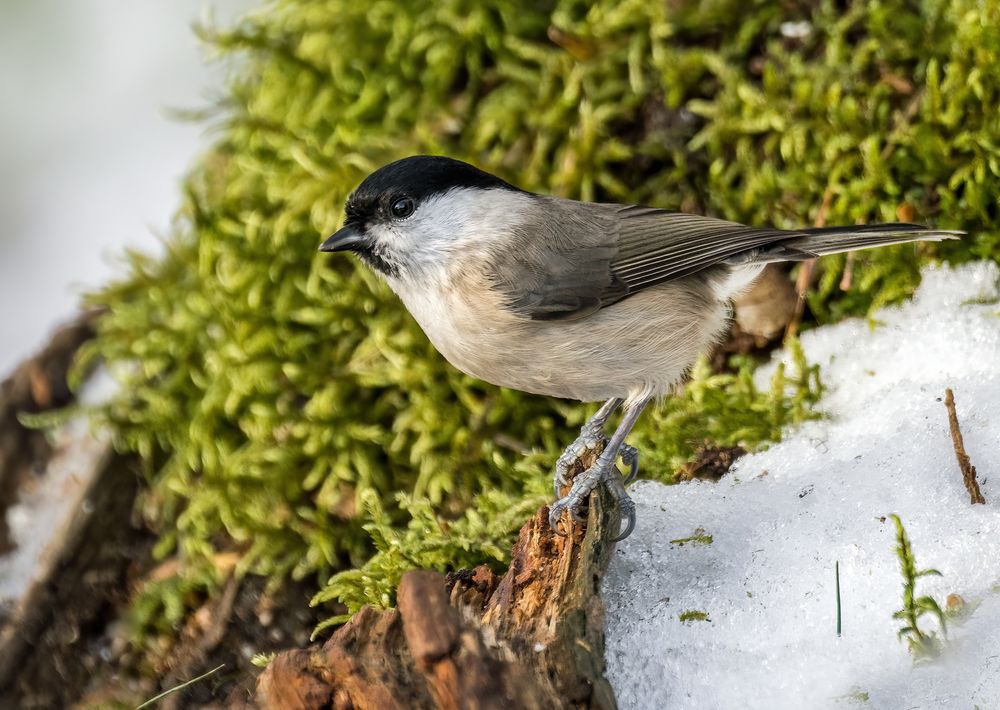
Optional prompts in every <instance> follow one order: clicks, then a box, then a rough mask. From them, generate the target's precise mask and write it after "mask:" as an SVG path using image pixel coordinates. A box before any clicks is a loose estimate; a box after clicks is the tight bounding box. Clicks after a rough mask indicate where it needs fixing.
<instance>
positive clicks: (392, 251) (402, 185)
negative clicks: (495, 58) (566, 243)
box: [319, 155, 532, 280]
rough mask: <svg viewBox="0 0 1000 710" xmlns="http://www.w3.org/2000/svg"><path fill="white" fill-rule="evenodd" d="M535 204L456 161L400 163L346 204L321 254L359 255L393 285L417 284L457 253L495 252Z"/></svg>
mask: <svg viewBox="0 0 1000 710" xmlns="http://www.w3.org/2000/svg"><path fill="white" fill-rule="evenodd" d="M531 197H532V196H531V195H530V193H526V192H523V191H521V190H518V189H517V188H515V187H514V186H512V185H510V184H508V183H506V182H504V181H503V180H501V179H500V178H498V177H496V176H494V175H490V174H489V173H487V172H484V171H482V170H479V169H478V168H475V167H473V166H471V165H469V164H467V163H463V162H461V161H458V160H453V159H451V158H445V157H442V156H430V155H417V156H412V157H409V158H403V159H402V160H397V161H396V162H394V163H390V164H389V165H386V166H384V167H382V168H379V169H378V170H376V171H375V172H373V173H372V174H371V175H369V176H368V177H367V178H365V180H364V182H362V183H361V184H360V185H359V186H358V188H357V189H356V190H355V191H354V192H353V193H352V194H351V196H350V197H349V198H348V199H347V204H346V205H345V208H344V211H345V213H346V219H345V221H344V226H343V227H341V228H340V229H339V230H338V231H337V232H336V233H335V234H333V235H332V236H331V237H329V238H328V239H327V240H326V241H324V242H323V244H322V245H321V246H320V248H319V249H320V251H325V252H333V251H351V252H354V253H355V254H357V255H358V256H359V257H360V258H361V259H362V260H364V261H365V262H366V263H367V264H368V265H369V266H371V267H372V268H373V269H375V270H376V271H378V272H380V273H382V274H383V275H384V276H386V277H387V278H389V279H390V280H395V279H400V278H403V279H405V278H408V277H414V276H417V275H418V274H419V273H420V272H422V271H424V270H426V269H429V268H434V267H439V266H441V265H442V264H446V262H447V261H448V260H449V259H450V258H451V257H452V256H453V255H454V253H455V251H456V250H458V249H460V248H469V247H473V248H475V247H477V246H478V247H482V248H491V247H492V246H493V245H492V244H491V243H490V242H491V235H497V234H502V233H503V232H504V230H506V229H509V228H510V225H511V223H512V221H513V220H516V218H517V213H518V212H519V210H518V209H517V205H518V204H520V203H521V202H520V201H524V200H530V199H531Z"/></svg>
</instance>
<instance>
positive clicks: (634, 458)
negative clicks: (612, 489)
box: [618, 444, 639, 486]
mask: <svg viewBox="0 0 1000 710" xmlns="http://www.w3.org/2000/svg"><path fill="white" fill-rule="evenodd" d="M618 455H619V456H620V457H621V460H622V463H623V464H625V465H626V466H628V467H629V471H628V475H627V476H625V485H626V486H627V485H628V484H630V483H631V482H632V481H634V480H635V477H636V476H638V475H639V449H637V448H635V447H634V446H630V445H629V444H622V445H621V448H620V449H618Z"/></svg>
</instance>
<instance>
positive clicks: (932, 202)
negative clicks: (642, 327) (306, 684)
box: [85, 0, 1000, 628]
mask: <svg viewBox="0 0 1000 710" xmlns="http://www.w3.org/2000/svg"><path fill="white" fill-rule="evenodd" d="M839 8H840V5H839V4H837V3H834V2H832V1H831V2H818V3H813V4H810V5H808V6H804V5H797V4H775V3H761V4H757V5H754V6H752V7H748V6H746V4H745V3H738V2H735V0H714V1H712V2H706V3H668V2H648V1H647V0H641V1H640V0H627V1H626V2H619V1H618V0H599V1H598V2H594V3H584V2H576V1H572V0H548V1H543V2H535V1H534V0H532V1H530V2H529V1H527V0H490V1H489V2H479V1H478V0H477V1H476V2H472V1H470V0H434V1H433V2H432V1H431V0H414V1H413V2H408V3H397V2H390V1H389V0H374V1H373V2H360V3H359V2H349V1H348V0H329V1H328V2H324V3H316V2H306V1H305V0H273V1H272V2H270V3H268V4H266V5H265V6H264V7H263V8H262V10H261V11H259V12H258V13H255V14H253V15H251V16H250V17H248V18H247V19H245V20H243V21H242V22H240V23H239V24H238V25H237V26H235V27H233V28H231V29H211V28H205V29H203V30H202V33H203V36H204V38H205V40H206V42H207V43H208V45H209V46H210V47H212V48H213V49H214V50H215V51H216V52H217V53H218V54H219V55H220V56H221V57H222V58H224V59H225V60H228V61H230V62H231V64H230V66H231V73H230V79H229V81H228V85H227V89H226V96H225V99H224V100H223V101H221V102H220V103H219V105H218V107H217V110H216V111H215V113H214V114H213V115H214V118H212V120H213V122H214V124H215V125H216V126H217V128H218V139H217V142H216V144H215V146H214V147H213V149H212V150H211V151H210V152H209V153H208V154H207V155H206V156H204V158H203V159H202V160H201V161H200V162H199V163H198V164H197V165H195V166H194V168H193V169H192V172H191V174H190V177H189V178H188V179H187V181H186V183H185V187H184V201H183V205H182V207H181V209H180V212H179V214H178V219H177V225H176V229H175V231H174V233H173V235H172V236H171V237H170V239H169V240H168V242H167V249H166V253H165V254H164V255H163V257H162V258H160V259H157V260H155V261H154V260H150V259H146V258H143V257H140V256H137V255H133V256H132V258H131V268H130V272H129V274H128V276H127V277H126V278H125V280H124V281H122V282H121V283H118V284H114V285H111V286H109V287H107V288H106V289H104V290H103V291H102V292H100V293H98V294H95V295H94V296H93V297H92V299H91V300H92V301H93V302H95V303H99V304H104V305H107V306H108V307H109V308H110V312H109V314H108V315H107V316H106V317H104V318H103V319H102V321H101V323H100V333H99V337H98V339H97V340H96V341H95V343H94V344H93V346H92V347H91V348H89V350H88V352H87V355H86V356H85V359H87V358H89V357H94V356H100V357H103V358H104V359H105V360H106V361H107V362H108V363H109V364H110V366H111V368H112V370H113V371H114V373H115V374H116V376H117V377H118V378H119V380H120V381H121V383H122V388H121V391H120V394H119V395H118V396H117V397H116V398H115V400H114V401H113V402H112V403H111V404H110V405H109V406H108V407H107V409H106V412H105V414H106V416H107V419H108V420H109V421H110V422H111V423H112V424H113V426H114V428H115V431H116V432H117V441H118V445H119V446H120V447H122V448H123V449H125V450H128V451H133V452H137V453H138V454H139V455H140V456H141V457H142V458H143V459H144V461H145V462H146V463H147V465H148V469H149V488H148V491H147V492H146V494H145V496H144V501H143V506H142V512H143V514H144V515H145V517H146V519H147V520H148V521H149V522H150V524H151V525H153V526H154V527H155V528H156V529H157V530H159V531H160V535H161V543H160V545H159V546H158V548H157V553H158V554H159V555H168V554H175V553H176V554H177V555H178V556H179V558H180V559H181V561H182V562H183V564H182V566H181V569H182V570H183V572H182V576H183V578H184V580H185V581H184V582H183V583H182V582H176V583H173V584H172V585H168V584H163V585H161V587H160V588H158V589H159V591H158V592H157V593H156V594H155V595H153V599H151V600H146V602H144V604H145V606H143V607H142V608H143V609H145V610H146V613H145V614H144V615H143V617H144V618H146V619H148V620H153V619H155V620H157V622H158V623H160V624H162V625H163V626H164V627H165V628H166V627H169V626H170V625H172V624H173V623H175V621H176V619H175V617H176V616H177V615H178V614H180V613H182V611H183V608H184V605H185V603H186V602H185V600H188V599H190V598H191V595H192V594H194V593H195V591H196V590H197V589H205V588H209V587H211V585H212V584H213V579H214V578H215V577H216V576H217V574H216V573H215V572H214V569H215V566H214V565H213V563H212V560H213V558H214V557H215V556H216V555H217V554H218V553H219V551H220V550H237V551H238V552H239V553H240V555H241V562H240V567H239V569H240V570H241V571H243V572H246V571H251V572H254V573H257V574H262V575H267V576H269V577H270V578H271V579H273V580H276V583H277V580H280V579H282V578H284V577H285V576H286V575H292V576H295V577H300V578H301V577H314V576H317V575H318V576H319V578H320V579H325V578H326V576H327V574H328V573H329V572H331V571H333V570H343V569H350V568H356V567H358V566H359V565H361V564H363V563H364V562H365V561H366V560H367V559H368V558H370V557H371V555H372V552H373V548H372V545H371V542H370V535H374V536H375V542H376V547H375V549H376V550H378V555H377V556H376V558H374V560H373V562H371V563H369V564H370V565H371V564H376V562H375V560H389V561H386V562H385V563H384V564H382V563H381V562H379V563H377V564H382V567H380V568H378V569H380V570H381V571H379V572H378V573H377V574H374V576H372V577H365V575H364V574H359V575H355V576H353V577H344V576H341V577H337V578H335V579H334V582H333V583H332V585H331V586H329V587H328V588H327V592H326V593H325V595H326V596H331V595H335V596H340V597H341V598H344V599H346V600H348V601H349V602H350V605H351V607H352V608H353V607H354V606H356V604H357V603H360V601H362V600H368V601H376V602H379V603H384V600H385V593H384V592H385V589H386V581H387V580H388V579H390V578H391V577H392V576H393V575H394V574H395V573H396V572H395V570H398V569H400V568H401V566H404V565H406V564H421V565H429V566H442V565H446V564H452V563H462V564H465V563H471V562H472V561H473V560H481V559H484V558H490V557H496V551H497V549H498V548H497V545H498V544H499V543H498V540H499V539H500V537H501V536H502V534H503V532H504V531H505V530H508V529H510V528H512V527H513V526H516V522H517V521H516V519H515V518H516V516H515V515H513V513H512V514H510V515H505V511H513V510H520V508H517V507H516V506H518V505H520V504H521V502H523V501H526V500H528V499H530V498H531V496H533V495H535V494H536V493H541V492H544V490H545V488H546V487H547V484H546V483H545V478H546V476H547V473H546V470H547V468H548V465H549V464H550V463H551V461H552V457H553V456H554V454H555V453H556V452H557V451H558V450H559V448H560V446H561V445H562V444H563V443H564V442H565V441H566V440H567V438H568V437H570V436H572V434H573V432H572V431H571V427H572V426H576V425H578V424H579V423H580V421H581V419H582V417H583V416H584V414H585V412H584V411H583V408H582V407H578V406H575V405H571V404H568V403H560V402H555V401H552V400H546V399H542V398H537V397H528V396H523V395H520V394H518V393H515V392H510V391H503V390H498V389H496V388H493V387H489V386H486V385H484V384H482V383H480V382H476V381H473V380H471V379H469V378H467V377H465V376H463V375H461V374H460V373H458V372H456V371H455V370H453V369H451V368H450V367H448V366H447V365H446V364H445V363H444V362H443V361H442V359H441V358H440V357H439V356H438V355H437V354H435V353H434V352H433V350H432V349H431V347H430V346H429V345H428V343H427V341H426V339H425V338H424V337H423V335H422V334H421V333H420V332H419V330H418V329H417V327H416V326H415V324H414V323H413V321H412V320H411V319H410V318H409V316H408V315H407V314H406V313H405V312H404V311H403V309H402V308H401V307H400V306H399V304H398V303H396V301H395V300H394V299H393V298H391V297H390V294H389V293H388V292H387V290H386V288H385V287H384V285H382V284H381V283H380V282H379V281H378V280H377V279H376V278H374V277H373V276H372V275H371V274H370V273H368V272H367V271H365V270H364V269H359V268H357V266H356V264H354V263H352V262H351V261H350V260H349V259H343V258H335V259H329V258H325V257H321V256H318V255H317V254H316V253H315V249H316V246H317V244H318V241H319V239H320V238H321V236H323V235H324V234H326V233H328V232H329V231H330V230H332V229H333V228H334V227H335V226H336V225H337V224H338V222H339V220H340V219H341V205H342V201H343V199H344V198H345V197H346V195H347V194H348V192H349V191H350V190H351V189H352V188H353V187H354V186H355V185H356V184H357V183H358V182H359V181H360V179H361V178H362V177H363V176H364V175H365V174H366V173H367V172H369V171H370V170H372V169H374V168H375V167H377V166H378V165H380V164H381V163H383V162H385V161H387V160H389V159H392V158H395V157H399V156H401V155H405V154H411V153H415V152H441V153H447V154H450V155H453V156H455V157H459V158H465V159H469V160H471V161H473V162H476V163H478V164H480V165H482V166H484V167H487V168H489V169H491V170H493V171H494V172H497V173H500V174H501V175H502V176H503V177H505V178H507V179H510V180H512V181H514V182H516V183H518V184H519V185H521V186H523V187H525V188H527V189H533V190H540V191H548V192H555V193H558V194H562V195H566V196H572V197H583V198H586V199H600V200H617V201H632V202H645V203H651V204H654V205H659V206H664V207H670V208H678V207H680V208H684V209H689V210H698V211H707V212H711V213H714V214H717V215H719V216H722V217H727V218H733V219H738V220H743V221H749V222H753V223H764V222H769V223H775V224H778V225H782V226H790V225H799V224H803V223H809V222H812V221H813V220H815V219H816V218H817V215H818V212H819V211H820V210H822V211H823V212H824V215H825V218H826V220H827V221H828V222H831V223H832V222H853V221H856V220H875V219H892V218H895V217H896V215H897V213H901V214H904V216H906V217H910V216H912V217H913V218H914V219H918V220H923V221H930V222H934V223H937V224H939V225H940V226H942V227H955V228H966V229H969V230H970V231H972V232H974V233H975V235H976V236H975V237H974V238H972V239H969V240H966V241H965V242H963V243H960V244H947V245H940V246H939V245H930V246H921V247H920V248H919V249H917V248H914V247H912V246H911V247H901V248H895V249H888V250H879V251H876V252H872V253H865V254H864V255H859V257H858V259H857V262H856V263H855V264H854V267H853V268H854V280H853V284H854V285H853V288H852V289H851V290H850V291H849V292H846V293H845V292H841V291H839V290H838V288H837V284H838V283H839V282H840V270H841V265H842V263H843V261H842V259H830V260H828V261H826V262H825V264H826V269H825V273H824V276H823V279H822V281H821V283H820V288H819V290H818V291H817V293H816V294H815V297H814V298H813V300H812V307H813V311H814V312H815V313H817V314H818V315H819V316H820V317H822V318H824V319H827V318H835V317H837V316H839V315H841V314H843V313H859V312H862V311H864V310H865V309H866V308H868V307H869V306H871V305H872V304H879V303H883V302H886V301H891V300H895V299H898V298H900V297H902V296H904V295H906V294H907V293H909V292H910V290H911V289H912V288H913V286H914V285H915V283H916V279H917V267H918V264H919V261H920V260H921V259H925V258H928V257H929V256H933V255H942V256H945V257H947V258H950V259H954V260H962V259H969V258H973V257H983V256H987V257H993V258H995V257H996V256H997V254H998V251H1000V246H998V245H1000V232H998V231H997V230H996V228H995V227H993V226H992V221H993V218H994V216H995V213H996V203H995V199H994V197H995V195H996V194H998V192H1000V166H998V163H997V158H996V155H995V146H996V145H998V143H1000V125H998V124H997V122H996V121H995V106H996V105H997V104H998V102H1000V74H998V73H997V72H996V71H994V69H995V66H996V63H997V58H998V57H997V54H998V52H1000V21H998V20H1000V4H998V3H996V2H993V1H990V2H973V1H972V0H953V1H951V2H943V1H942V2H935V1H932V0H927V1H925V2H909V1H903V0H885V1H883V2H875V3H857V4H854V5H852V6H851V7H850V9H849V10H847V11H846V14H844V13H843V12H842V11H841V10H840V9H839ZM785 22H805V23H807V26H808V28H809V31H808V32H807V33H806V34H805V36H804V37H800V38H791V37H786V36H785V35H783V34H782V25H783V23H785ZM721 377H727V378H732V379H728V380H717V379H713V377H712V376H710V375H708V374H707V372H706V371H705V369H704V368H702V369H700V370H699V372H698V373H697V376H696V378H695V383H694V384H693V385H692V387H691V388H689V390H688V392H689V394H688V395H686V396H685V397H684V398H683V399H681V400H678V401H676V402H672V403H670V404H668V405H667V407H666V408H665V409H663V410H662V411H660V412H659V413H656V414H654V415H653V416H651V417H648V418H647V419H646V421H645V424H644V426H643V428H642V429H640V430H639V431H638V432H637V436H636V440H635V441H634V442H633V443H636V444H638V445H640V447H641V448H642V449H643V451H644V453H645V458H644V470H645V471H646V474H647V475H649V474H657V473H661V474H663V473H664V472H669V471H671V470H673V469H674V468H676V466H677V464H678V463H680V462H683V461H684V460H685V459H686V457H688V456H689V455H690V451H691V446H692V443H701V442H703V441H704V440H705V439H709V440H712V441H715V442H717V443H720V444H725V443H729V442H733V441H745V442H746V443H747V444H748V445H753V444H755V443H759V442H761V441H764V440H768V439H773V438H775V437H776V436H777V435H778V432H779V430H780V426H781V425H782V424H784V423H786V422H788V421H794V420H796V419H799V418H801V416H802V415H803V414H804V413H805V412H806V411H807V404H808V401H810V398H811V397H812V393H814V389H815V388H814V387H812V386H807V387H804V388H798V389H795V390H792V391H793V394H791V395H789V394H786V393H785V391H784V390H782V392H781V393H771V394H767V393H765V394H761V393H758V392H755V391H754V390H753V389H752V384H751V382H750V377H749V374H748V372H747V371H746V370H741V371H740V372H739V374H737V375H726V376H721ZM694 415H697V418H695V416H694ZM524 452H534V453H533V454H532V455H530V456H528V457H525V456H524ZM397 492H403V493H404V494H405V497H403V498H396V497H395V495H396V493H397ZM376 501H377V502H378V504H377V505H376ZM470 506H471V507H470ZM466 510H468V511H469V512H466V513H464V514H463V512H462V511H466ZM431 511H432V512H431ZM476 515H478V516H480V517H481V521H477V520H476V519H475V516H476ZM444 521H448V522H447V523H445V522H444ZM424 530H429V531H430V533H429V537H425V536H424V535H423V531H424ZM435 531H436V532H435ZM456 531H461V534H459V532H456ZM434 539H439V540H445V539H446V542H443V543H441V544H439V545H438V544H437V543H435V542H434ZM453 543H454V544H453ZM436 545H437V546H436ZM414 546H416V547H414ZM390 558H391V560H390ZM368 569H372V568H371V567H369V568H368ZM192 585H194V587H195V590H192V588H191V587H192ZM147 602H148V603H147ZM164 609H166V610H167V611H168V612H169V613H166V614H164V613H163V611H164Z"/></svg>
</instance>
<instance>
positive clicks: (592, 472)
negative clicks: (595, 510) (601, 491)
mask: <svg viewBox="0 0 1000 710" xmlns="http://www.w3.org/2000/svg"><path fill="white" fill-rule="evenodd" d="M630 448H631V447H630ZM623 459H624V456H623ZM630 465H631V466H632V467H633V472H634V471H635V469H636V468H637V466H638V454H637V453H635V452H634V449H633V455H632V457H631V463H630ZM632 475H634V473H632V474H630V477H631V476H632ZM601 483H603V484H604V485H605V486H606V487H607V489H608V492H609V493H610V494H611V497H612V498H613V499H614V503H615V505H616V506H618V509H619V511H620V513H621V516H622V518H623V519H625V529H624V530H622V531H621V532H620V533H619V534H618V536H617V537H616V538H615V539H614V541H615V542H618V541H619V540H624V539H625V538H626V537H628V536H629V535H631V534H632V530H633V529H634V528H635V503H633V502H632V499H631V498H629V497H628V493H626V492H625V481H624V480H623V479H622V477H621V475H620V474H619V473H618V469H617V468H616V467H615V465H614V460H613V459H606V458H604V457H603V456H601V457H599V458H598V459H597V462H596V463H595V464H594V465H593V466H591V467H590V468H588V469H587V470H586V471H584V472H583V473H581V474H579V475H577V476H576V477H575V478H574V479H573V486H572V487H571V488H570V490H569V493H568V494H566V496H564V497H562V498H560V499H559V500H557V501H556V502H555V503H553V504H552V505H551V506H549V525H550V526H551V527H552V529H553V530H554V531H555V532H556V533H557V534H559V535H565V534H567V533H566V531H564V530H563V529H562V528H561V527H560V522H561V518H562V514H563V513H564V512H567V511H568V512H569V514H570V517H571V518H572V519H573V520H576V521H582V520H584V519H585V517H584V515H583V514H582V512H581V510H582V509H583V508H584V507H585V506H586V504H587V498H588V497H589V496H590V493H591V491H593V490H594V489H595V488H597V486H598V485H599V484H601ZM567 530H568V528H567Z"/></svg>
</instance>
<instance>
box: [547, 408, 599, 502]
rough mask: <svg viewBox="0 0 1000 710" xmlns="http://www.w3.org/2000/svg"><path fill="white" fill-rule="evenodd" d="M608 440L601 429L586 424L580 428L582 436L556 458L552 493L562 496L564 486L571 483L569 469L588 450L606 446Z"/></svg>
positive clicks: (558, 496) (557, 496)
mask: <svg viewBox="0 0 1000 710" xmlns="http://www.w3.org/2000/svg"><path fill="white" fill-rule="evenodd" d="M607 441H608V439H607V437H606V436H604V433H603V432H602V431H601V430H600V429H596V430H595V429H592V428H591V427H589V426H584V427H583V428H582V429H581V430H580V436H578V437H577V438H576V441H574V442H573V443H572V444H570V445H569V446H567V447H566V450H565V451H563V452H562V454H561V455H560V456H559V458H558V459H557V460H556V471H555V474H554V475H553V476H552V493H553V495H554V496H555V497H556V498H560V497H562V491H563V488H565V487H566V486H568V485H569V484H570V478H569V470H570V469H571V468H572V467H573V464H575V463H576V462H577V461H578V460H579V459H580V458H582V457H583V456H584V455H585V454H586V453H587V452H589V451H593V450H594V449H597V448H599V447H602V446H604V444H606V443H607Z"/></svg>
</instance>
